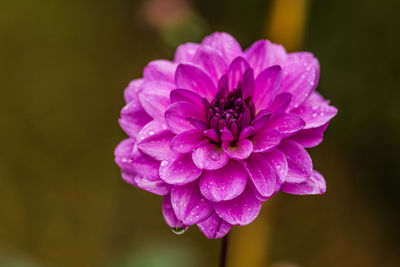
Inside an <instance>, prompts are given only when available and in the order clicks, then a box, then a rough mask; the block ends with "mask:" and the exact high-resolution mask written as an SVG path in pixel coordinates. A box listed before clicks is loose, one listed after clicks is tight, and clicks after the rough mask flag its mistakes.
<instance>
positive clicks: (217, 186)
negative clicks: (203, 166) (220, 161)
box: [199, 160, 248, 202]
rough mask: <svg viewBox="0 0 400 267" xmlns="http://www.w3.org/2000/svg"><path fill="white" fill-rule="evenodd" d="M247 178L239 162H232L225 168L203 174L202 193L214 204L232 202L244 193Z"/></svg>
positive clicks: (201, 180) (201, 179)
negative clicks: (223, 201) (224, 201)
mask: <svg viewBox="0 0 400 267" xmlns="http://www.w3.org/2000/svg"><path fill="white" fill-rule="evenodd" d="M247 176H248V175H247V172H246V170H245V169H244V168H243V166H242V165H241V164H240V163H239V162H237V161H233V160H230V161H229V162H228V164H226V165H225V166H224V167H223V168H220V169H218V170H214V171H204V172H203V174H202V176H201V177H200V182H199V186H200V191H201V193H202V194H203V196H205V197H206V198H207V199H208V200H210V201H213V202H217V201H222V200H230V199H233V198H235V197H237V196H239V195H240V194H241V193H242V192H243V190H244V188H245V187H246V183H247Z"/></svg>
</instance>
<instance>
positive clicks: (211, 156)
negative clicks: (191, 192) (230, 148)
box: [192, 144, 229, 170]
mask: <svg viewBox="0 0 400 267" xmlns="http://www.w3.org/2000/svg"><path fill="white" fill-rule="evenodd" d="M192 157H193V162H194V164H196V166H197V167H199V168H200V169H205V170H216V169H219V168H222V167H223V166H225V165H226V164H227V163H228V159H229V158H228V156H227V155H226V154H225V152H224V151H223V150H222V149H221V148H220V147H219V146H217V145H215V144H205V145H202V146H200V147H198V148H197V149H195V150H194V151H193V154H192Z"/></svg>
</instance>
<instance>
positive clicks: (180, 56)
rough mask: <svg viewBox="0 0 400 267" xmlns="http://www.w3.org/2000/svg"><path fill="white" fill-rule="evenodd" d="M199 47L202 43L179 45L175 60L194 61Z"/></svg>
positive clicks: (177, 61)
mask: <svg viewBox="0 0 400 267" xmlns="http://www.w3.org/2000/svg"><path fill="white" fill-rule="evenodd" d="M199 47H200V45H199V44H195V43H186V44H182V45H180V46H178V48H177V49H176V51H175V57H174V61H175V62H176V63H192V62H193V58H194V55H195V54H196V51H197V49H198V48H199Z"/></svg>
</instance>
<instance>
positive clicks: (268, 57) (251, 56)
mask: <svg viewBox="0 0 400 267" xmlns="http://www.w3.org/2000/svg"><path fill="white" fill-rule="evenodd" d="M244 55H245V58H246V60H247V61H248V62H249V64H250V65H251V67H252V68H253V69H254V74H255V75H258V74H259V73H261V72H262V71H263V70H265V69H266V68H268V67H270V66H272V65H281V64H282V63H283V62H284V61H285V60H286V51H285V49H284V48H283V47H282V46H280V45H276V44H272V43H271V42H270V41H268V40H260V41H257V42H255V43H254V44H253V45H252V46H250V47H249V48H248V49H246V51H245V52H244Z"/></svg>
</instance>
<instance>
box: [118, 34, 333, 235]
mask: <svg viewBox="0 0 400 267" xmlns="http://www.w3.org/2000/svg"><path fill="white" fill-rule="evenodd" d="M318 79H319V63H318V60H317V59H316V58H315V57H314V56H313V55H312V54H311V53H307V52H297V53H287V52H286V51H285V49H284V48H283V47H282V46H281V45H278V44H273V43H271V42H269V41H267V40H261V41H257V42H255V43H254V44H253V45H251V46H250V47H249V48H248V49H246V50H244V51H243V50H242V48H241V47H240V45H239V44H238V42H237V41H236V40H235V39H234V38H233V37H232V36H231V35H229V34H227V33H219V32H217V33H214V34H212V35H210V36H207V37H205V38H204V40H203V41H202V42H201V43H200V44H195V43H186V44H183V45H181V46H179V47H178V48H177V50H176V53H175V58H174V60H173V61H168V60H155V61H152V62H150V63H149V64H148V65H147V67H146V68H145V69H144V72H143V78H140V79H136V80H133V81H132V82H131V83H130V84H129V86H128V87H127V88H126V90H125V101H126V106H125V107H124V108H123V109H122V111H121V118H120V119H119V124H120V126H121V127H122V129H123V130H124V131H125V132H126V133H127V135H128V136H129V138H127V139H125V140H123V141H122V142H121V143H120V144H119V145H118V147H117V148H116V150H115V161H116V163H117V164H118V165H119V167H120V168H121V171H122V178H123V179H124V180H125V181H126V182H128V183H130V184H132V185H134V186H136V187H139V188H142V189H144V190H146V191H149V192H151V193H154V194H157V195H161V196H163V201H162V211H163V215H164V218H165V221H166V222H167V224H168V225H169V226H170V227H171V228H173V229H175V230H176V231H177V232H179V231H182V232H183V231H184V230H185V229H187V228H188V227H189V226H191V225H195V224H196V225H197V226H198V227H199V228H200V230H201V231H202V232H203V233H204V234H205V235H206V237H208V238H221V237H223V236H224V235H226V234H227V233H228V232H229V230H230V229H231V227H232V226H233V225H247V224H249V223H250V222H252V221H253V220H254V219H255V218H256V217H257V216H258V213H259V212H260V209H261V204H262V202H263V201H266V200H268V199H270V198H271V197H272V196H273V195H275V194H276V193H277V192H279V191H283V192H286V193H290V194H296V195H308V194H323V193H324V192H325V190H326V185H325V180H324V178H323V177H322V175H321V174H320V173H318V172H317V171H315V170H314V169H313V164H312V161H311V158H310V156H309V154H308V153H307V151H306V150H305V148H309V147H314V146H316V145H318V144H319V143H321V141H322V138H323V133H324V131H325V129H326V128H327V126H328V123H329V121H330V119H332V118H333V117H334V116H335V115H336V113H337V109H336V108H335V107H333V106H330V105H329V101H327V100H325V99H324V98H323V97H322V96H321V95H320V94H319V93H317V92H316V91H315V87H316V86H317V84H318Z"/></svg>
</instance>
